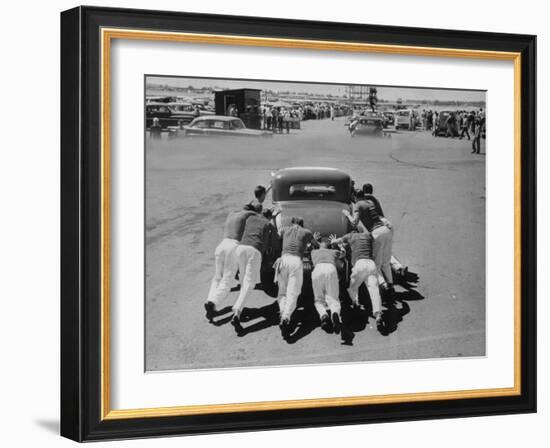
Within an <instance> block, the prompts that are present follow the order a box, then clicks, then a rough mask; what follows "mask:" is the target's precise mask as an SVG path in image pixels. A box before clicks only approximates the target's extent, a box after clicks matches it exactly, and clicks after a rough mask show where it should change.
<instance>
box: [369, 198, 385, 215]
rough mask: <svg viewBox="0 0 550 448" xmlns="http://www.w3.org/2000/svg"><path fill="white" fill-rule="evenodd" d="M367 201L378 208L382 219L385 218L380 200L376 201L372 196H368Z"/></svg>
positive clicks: (377, 210)
mask: <svg viewBox="0 0 550 448" xmlns="http://www.w3.org/2000/svg"><path fill="white" fill-rule="evenodd" d="M365 199H367V200H369V201H371V202H372V203H373V204H374V207H375V208H376V212H377V213H378V214H379V215H380V216H381V217H382V216H384V212H383V211H382V206H381V205H380V202H379V201H378V199H376V198H375V197H374V196H373V195H372V194H366V195H365Z"/></svg>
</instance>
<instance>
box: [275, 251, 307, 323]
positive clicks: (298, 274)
mask: <svg viewBox="0 0 550 448" xmlns="http://www.w3.org/2000/svg"><path fill="white" fill-rule="evenodd" d="M303 281H304V266H303V264H302V259H301V258H300V257H298V256H297V255H288V254H283V255H282V256H281V261H280V264H279V267H278V272H277V283H278V284H279V295H278V297H277V301H278V302H279V310H280V312H281V320H284V319H290V316H292V313H293V312H294V310H295V309H296V303H297V302H298V296H299V295H300V293H301V292H302V283H303Z"/></svg>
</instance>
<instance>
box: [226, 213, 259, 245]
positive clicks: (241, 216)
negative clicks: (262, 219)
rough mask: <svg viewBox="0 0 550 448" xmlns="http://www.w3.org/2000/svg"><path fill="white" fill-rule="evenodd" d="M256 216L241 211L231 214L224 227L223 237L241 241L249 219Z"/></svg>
mask: <svg viewBox="0 0 550 448" xmlns="http://www.w3.org/2000/svg"><path fill="white" fill-rule="evenodd" d="M255 214H256V213H254V212H252V211H248V210H239V211H236V212H231V213H229V215H228V216H227V219H226V220H225V224H224V225H223V237H224V238H231V239H232V240H237V241H241V238H242V236H243V231H244V225H245V222H246V220H247V218H248V217H250V216H252V215H255Z"/></svg>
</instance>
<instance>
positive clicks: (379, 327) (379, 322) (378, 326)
mask: <svg viewBox="0 0 550 448" xmlns="http://www.w3.org/2000/svg"><path fill="white" fill-rule="evenodd" d="M375 319H376V329H377V330H378V332H379V333H383V332H384V317H383V315H382V312H379V313H377V314H376V316H375Z"/></svg>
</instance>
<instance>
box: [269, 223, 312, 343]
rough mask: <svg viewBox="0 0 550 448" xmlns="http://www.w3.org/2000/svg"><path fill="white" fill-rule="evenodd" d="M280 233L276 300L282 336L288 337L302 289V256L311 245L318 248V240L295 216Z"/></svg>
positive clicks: (276, 272) (276, 273) (276, 268)
mask: <svg viewBox="0 0 550 448" xmlns="http://www.w3.org/2000/svg"><path fill="white" fill-rule="evenodd" d="M279 234H280V235H281V236H282V238H283V248H282V255H281V258H280V259H279V260H278V261H277V262H276V266H275V279H276V281H277V283H278V285H279V295H278V298H277V301H278V302H279V312H280V314H281V324H280V328H281V335H282V336H283V338H284V339H287V338H288V337H289V336H290V319H291V317H292V314H293V313H294V310H295V309H296V304H297V302H298V296H299V295H300V293H301V292H302V284H303V281H304V266H303V262H302V258H303V256H304V252H305V250H306V247H307V246H308V244H312V246H313V247H318V243H317V241H316V240H315V238H314V235H313V233H312V232H311V230H309V229H305V228H304V220H303V219H302V218H297V217H294V218H292V220H291V224H290V226H288V227H283V228H281V230H280V233H279ZM315 236H317V234H316V235H315Z"/></svg>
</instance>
